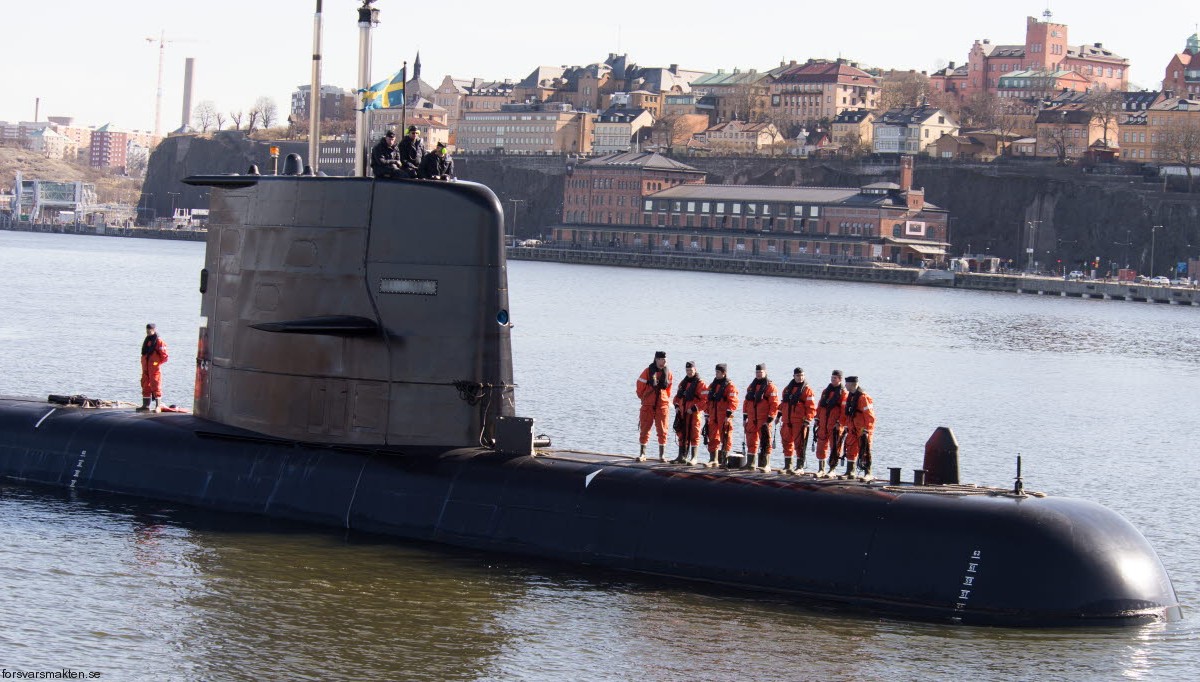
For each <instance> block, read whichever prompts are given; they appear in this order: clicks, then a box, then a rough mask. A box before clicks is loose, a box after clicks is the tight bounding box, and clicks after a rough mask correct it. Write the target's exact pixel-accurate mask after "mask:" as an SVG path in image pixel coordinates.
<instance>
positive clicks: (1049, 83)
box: [996, 69, 1092, 99]
mask: <svg viewBox="0 0 1200 682" xmlns="http://www.w3.org/2000/svg"><path fill="white" fill-rule="evenodd" d="M1091 87H1092V82H1091V81H1090V80H1088V79H1087V78H1086V77H1084V76H1083V75H1082V74H1080V73H1079V72H1077V71H1068V70H1065V69H1059V70H1057V71H1039V70H1036V69H1028V70H1025V71H1011V72H1009V73H1007V74H1005V75H1003V76H1001V77H1000V78H999V80H998V81H997V85H996V96H997V97H1005V98H1016V99H1029V98H1038V99H1041V98H1043V97H1048V96H1053V95H1055V94H1058V93H1062V92H1087V91H1088V90H1089V89H1091Z"/></svg>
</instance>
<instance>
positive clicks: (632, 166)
mask: <svg viewBox="0 0 1200 682" xmlns="http://www.w3.org/2000/svg"><path fill="white" fill-rule="evenodd" d="M704 179H705V174H704V172H703V171H700V170H697V169H695V168H693V167H691V166H689V165H687V164H684V163H680V162H678V161H675V160H673V159H668V158H667V157H665V156H662V155H661V154H656V153H653V152H626V153H621V154H609V155H607V156H601V157H599V158H595V159H590V160H588V161H584V162H582V163H579V164H577V165H575V166H573V167H568V168H567V178H566V180H565V181H564V182H563V214H562V219H563V223H567V224H573V223H590V224H597V225H637V224H638V223H640V222H641V220H642V197H644V196H646V195H647V194H652V193H654V192H658V191H660V190H663V189H668V188H671V187H675V186H676V185H693V184H702V183H703V182H704Z"/></svg>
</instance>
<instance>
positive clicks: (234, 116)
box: [229, 109, 246, 130]
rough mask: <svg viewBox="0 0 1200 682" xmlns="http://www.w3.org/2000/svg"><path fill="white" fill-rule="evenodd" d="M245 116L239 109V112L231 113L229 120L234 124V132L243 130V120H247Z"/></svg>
mask: <svg viewBox="0 0 1200 682" xmlns="http://www.w3.org/2000/svg"><path fill="white" fill-rule="evenodd" d="M245 116H246V115H245V114H244V113H242V110H241V109H238V110H237V111H231V112H229V120H230V121H232V122H233V129H234V130H241V129H242V119H243V118H245Z"/></svg>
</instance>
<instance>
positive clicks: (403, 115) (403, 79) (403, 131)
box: [400, 61, 408, 137]
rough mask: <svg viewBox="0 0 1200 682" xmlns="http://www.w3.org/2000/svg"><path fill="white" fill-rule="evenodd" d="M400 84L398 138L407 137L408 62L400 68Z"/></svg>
mask: <svg viewBox="0 0 1200 682" xmlns="http://www.w3.org/2000/svg"><path fill="white" fill-rule="evenodd" d="M400 83H401V85H402V86H403V88H404V89H403V90H401V91H400V93H401V94H400V136H401V137H407V136H408V62H407V61H405V62H404V65H403V66H401V67H400Z"/></svg>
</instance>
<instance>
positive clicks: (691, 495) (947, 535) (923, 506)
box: [0, 399, 1181, 627]
mask: <svg viewBox="0 0 1200 682" xmlns="http://www.w3.org/2000/svg"><path fill="white" fill-rule="evenodd" d="M0 477H2V478H4V479H7V480H11V481H16V482H24V483H33V484H44V485H50V486H59V487H64V488H69V489H74V490H80V491H102V492H107V493H117V494H126V495H135V496H140V497H145V498H152V499H158V500H168V501H172V502H176V503H182V504H187V505H193V506H196V507H202V508H208V509H215V510H222V511H231V512H242V513H254V514H262V515H267V516H272V517H278V518H285V519H293V520H300V521H306V522H312V523H317V524H324V525H329V526H338V527H344V528H350V529H356V530H362V531H369V532H374V533H382V534H388V535H393V536H398V537H402V538H411V539H418V540H426V541H434V542H440V543H446V544H450V545H456V546H461V547H467V548H473V549H481V550H488V551H501V552H506V553H513V554H519V555H527V556H532V557H539V558H545V559H551V560H560V561H566V562H573V563H582V564H588V565H593V566H598V567H604V568H610V569H618V570H623V571H634V572H639V573H644V574H654V575H661V576H671V577H675V578H682V579H685V580H694V581H705V582H711V583H718V584H726V585H733V586H737V587H741V588H747V589H752V590H765V591H770V592H776V593H782V594H787V595H794V596H796V597H798V598H801V599H804V600H813V601H820V602H834V603H838V604H843V605H848V606H851V607H859V608H864V609H868V610H870V611H872V612H877V613H882V614H888V615H895V616H899V617H904V618H914V619H922V620H943V621H951V622H958V623H964V624H973V625H1000V626H1038V627H1059V626H1068V627H1070V626H1084V625H1128V624H1140V623H1145V622H1150V621H1155V620H1175V619H1178V618H1180V617H1181V610H1180V607H1179V604H1178V600H1177V598H1176V595H1175V592H1174V589H1173V587H1172V585H1171V582H1170V579H1169V577H1168V576H1167V573H1166V571H1165V570H1164V568H1163V567H1162V565H1161V563H1160V561H1159V559H1158V557H1157V555H1156V554H1155V552H1154V549H1153V548H1152V547H1151V546H1150V545H1149V543H1148V542H1147V541H1146V540H1145V538H1144V537H1143V536H1142V535H1141V534H1140V533H1139V532H1138V531H1137V529H1135V528H1134V527H1133V526H1132V525H1131V524H1129V523H1128V522H1127V521H1126V520H1125V519H1123V518H1122V517H1121V516H1119V515H1118V514H1116V513H1114V512H1112V511H1110V510H1108V509H1105V508H1104V507H1102V506H1100V505H1097V504H1094V503H1091V502H1086V501H1082V500H1076V499H1067V498H1047V497H1038V496H1016V495H1011V494H1006V493H1004V492H1003V491H996V490H990V491H980V490H976V491H970V490H966V489H965V488H966V487H950V486H943V487H938V486H930V487H926V488H921V487H916V486H908V485H902V486H892V485H885V484H883V483H878V482H876V483H872V484H865V483H861V482H840V481H832V480H818V479H814V478H812V477H800V478H797V477H782V476H770V475H763V474H740V473H732V472H724V471H716V470H709V469H703V468H685V467H677V466H665V465H657V464H653V465H650V464H637V463H634V462H633V461H632V460H631V459H629V458H626V457H620V456H604V455H596V454H589V453H569V452H557V453H546V454H539V455H536V456H510V455H503V454H500V453H497V452H496V451H493V450H486V449H482V448H465V449H464V448H457V449H438V448H423V449H409V450H406V451H404V452H395V451H390V452H385V451H377V450H370V449H366V448H352V447H337V446H328V445H316V444H304V443H298V442H289V441H284V440H279V439H275V438H269V437H263V436H262V435H260V434H257V433H254V432H250V431H246V430H242V429H238V428H234V427H229V426H224V425H220V424H217V423H214V422H211V421H208V420H205V419H202V418H199V417H196V416H193V415H188V414H159V415H155V414H144V413H135V412H133V411H132V410H109V409H83V408H77V407H56V406H54V405H50V404H48V403H44V402H39V401H33V400H21V399H0ZM817 531H819V532H817Z"/></svg>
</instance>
